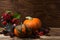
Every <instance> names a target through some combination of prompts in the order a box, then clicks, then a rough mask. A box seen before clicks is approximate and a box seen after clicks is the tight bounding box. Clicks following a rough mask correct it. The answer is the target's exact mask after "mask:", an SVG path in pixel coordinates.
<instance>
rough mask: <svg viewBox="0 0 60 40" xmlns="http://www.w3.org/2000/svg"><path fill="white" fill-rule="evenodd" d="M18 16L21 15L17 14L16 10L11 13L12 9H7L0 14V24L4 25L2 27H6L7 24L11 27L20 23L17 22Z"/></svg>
mask: <svg viewBox="0 0 60 40" xmlns="http://www.w3.org/2000/svg"><path fill="white" fill-rule="evenodd" d="M20 17H21V15H20V14H18V13H17V12H14V13H13V12H12V11H8V10H7V11H5V12H4V13H2V15H1V24H2V25H3V26H4V28H7V27H8V26H9V28H10V25H11V28H12V26H16V25H19V24H20V22H19V21H20V20H19V19H20ZM7 25H8V26H7Z"/></svg>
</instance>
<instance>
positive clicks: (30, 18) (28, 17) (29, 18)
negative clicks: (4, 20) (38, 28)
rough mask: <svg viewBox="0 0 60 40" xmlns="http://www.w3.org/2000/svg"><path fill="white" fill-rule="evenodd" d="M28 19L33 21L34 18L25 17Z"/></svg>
mask: <svg viewBox="0 0 60 40" xmlns="http://www.w3.org/2000/svg"><path fill="white" fill-rule="evenodd" d="M25 18H26V19H28V20H32V19H33V18H32V17H30V16H27V17H25Z"/></svg>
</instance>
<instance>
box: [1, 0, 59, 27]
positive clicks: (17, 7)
mask: <svg viewBox="0 0 60 40" xmlns="http://www.w3.org/2000/svg"><path fill="white" fill-rule="evenodd" d="M5 10H12V11H17V12H19V13H20V14H21V15H22V17H21V21H23V20H24V17H26V16H32V17H38V18H40V19H41V21H42V23H43V25H44V26H49V27H60V0H0V14H1V13H2V12H3V11H5Z"/></svg>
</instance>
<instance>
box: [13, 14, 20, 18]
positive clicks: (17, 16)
mask: <svg viewBox="0 0 60 40" xmlns="http://www.w3.org/2000/svg"><path fill="white" fill-rule="evenodd" d="M20 17H21V15H20V14H18V13H14V16H13V18H17V19H20Z"/></svg>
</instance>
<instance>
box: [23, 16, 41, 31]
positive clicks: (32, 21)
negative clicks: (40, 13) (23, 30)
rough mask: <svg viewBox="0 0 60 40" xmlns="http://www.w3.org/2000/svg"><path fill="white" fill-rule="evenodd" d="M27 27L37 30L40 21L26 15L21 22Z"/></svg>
mask: <svg viewBox="0 0 60 40" xmlns="http://www.w3.org/2000/svg"><path fill="white" fill-rule="evenodd" d="M23 24H24V25H26V26H27V27H28V28H32V29H34V30H37V29H39V28H40V27H41V25H42V23H41V20H40V19H39V18H32V17H26V20H25V21H24V22H23Z"/></svg>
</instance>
